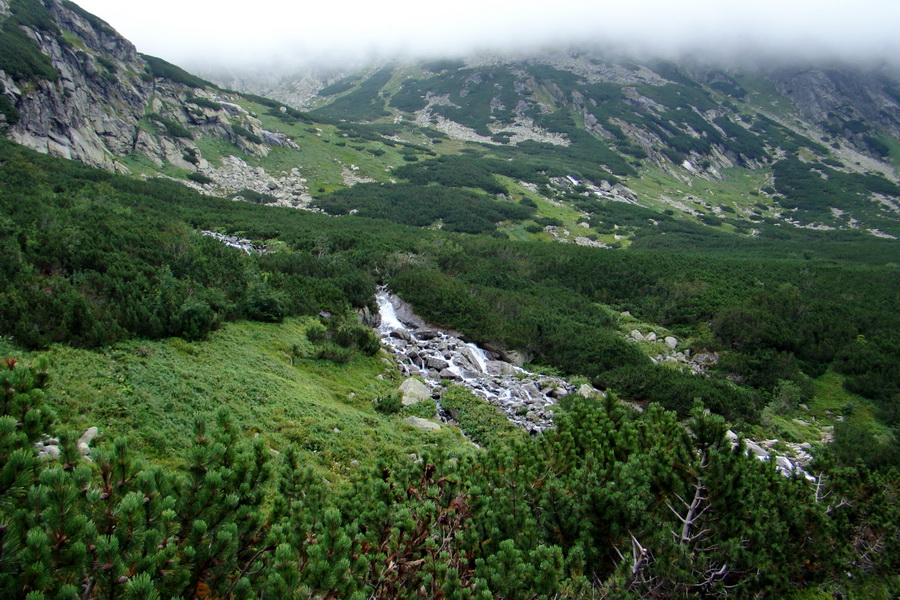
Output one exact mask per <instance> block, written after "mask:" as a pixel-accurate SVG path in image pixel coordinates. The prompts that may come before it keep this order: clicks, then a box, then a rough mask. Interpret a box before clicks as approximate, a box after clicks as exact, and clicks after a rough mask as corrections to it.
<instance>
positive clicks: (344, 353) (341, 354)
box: [316, 342, 354, 365]
mask: <svg viewBox="0 0 900 600" xmlns="http://www.w3.org/2000/svg"><path fill="white" fill-rule="evenodd" d="M353 356H354V352H353V349H352V348H344V347H343V346H340V345H338V344H335V343H334V342H325V343H323V344H322V345H321V346H318V347H317V349H316V358H317V359H319V360H330V361H331V362H334V363H337V364H339V365H343V364H346V363H348V362H350V361H351V360H352V359H353Z"/></svg>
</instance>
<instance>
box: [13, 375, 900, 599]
mask: <svg viewBox="0 0 900 600" xmlns="http://www.w3.org/2000/svg"><path fill="white" fill-rule="evenodd" d="M50 375H52V373H49V372H48V371H47V369H46V368H45V366H42V365H26V364H23V363H21V362H19V361H17V360H15V359H4V360H3V361H0V384H2V385H0V400H2V402H0V465H2V467H0V475H2V479H0V482H2V486H0V519H2V523H3V528H2V530H0V556H2V561H0V586H2V589H3V590H4V593H5V594H7V595H10V596H11V597H23V598H24V597H27V598H31V599H36V598H76V597H77V598H85V599H87V600H95V599H97V600H99V599H101V598H110V597H129V598H175V597H182V598H188V597H196V598H205V597H216V598H223V599H237V598H248V599H249V598H259V597H261V596H262V597H270V598H296V599H299V598H337V597H340V598H350V599H359V600H362V599H364V598H379V599H385V600H388V599H406V598H408V599H413V598H421V597H423V596H424V597H429V598H439V597H440V598H455V599H476V598H477V599H484V600H487V599H489V598H498V597H502V598H551V597H566V598H585V599H586V598H592V597H597V596H603V597H608V598H622V599H626V598H640V597H666V598H681V597H688V596H692V597H694V596H695V597H717V596H721V595H727V596H728V597H731V598H737V599H741V598H748V599H750V598H758V597H760V596H761V595H766V596H780V597H784V596H787V595H790V594H792V593H794V592H795V591H796V590H798V589H802V588H807V587H810V586H816V585H819V584H827V585H829V586H831V589H835V588H836V589H837V590H841V589H842V588H843V589H847V588H846V586H847V585H849V583H850V579H849V578H859V577H868V578H874V579H876V580H880V581H882V582H884V585H886V586H889V585H891V582H892V581H893V582H894V583H896V572H897V569H898V568H900V540H898V538H897V535H896V531H897V528H896V523H897V522H898V519H900V514H898V505H897V503H896V502H894V501H893V499H894V498H895V497H896V495H897V493H898V486H900V481H898V478H897V474H896V471H892V472H886V473H878V472H874V471H865V472H860V471H858V470H857V469H858V467H853V466H849V467H844V468H836V465H832V466H829V465H828V464H822V465H820V470H819V471H817V473H818V474H819V475H820V476H822V477H823V478H822V479H821V480H820V483H819V484H818V485H817V484H812V483H810V482H807V481H805V480H804V479H802V478H800V479H786V478H784V477H782V476H781V475H780V474H778V473H777V472H776V471H775V469H774V467H773V466H772V465H771V464H767V463H761V462H759V461H757V460H754V459H752V458H748V457H745V456H744V455H743V453H742V452H740V451H739V450H738V451H734V450H732V449H731V444H730V441H729V440H728V439H727V438H726V436H725V430H726V425H725V422H724V421H723V420H722V419H721V418H719V417H716V416H715V415H710V414H708V412H707V411H705V409H704V408H703V406H702V405H700V404H698V405H696V406H695V407H694V408H693V410H692V411H691V418H690V420H689V422H688V427H685V426H684V425H683V424H681V423H679V422H678V421H677V420H676V419H675V416H674V414H673V413H670V412H666V411H664V410H661V409H660V408H659V407H651V408H650V409H649V410H647V411H645V412H644V413H642V414H639V413H635V412H632V411H630V410H629V409H626V408H624V407H623V406H622V405H620V404H618V403H617V402H615V400H613V399H611V398H608V399H606V400H588V399H584V398H580V397H575V398H570V399H568V400H566V401H565V402H563V403H561V406H560V407H559V411H558V414H557V426H556V428H554V429H552V430H550V431H548V432H546V433H545V434H544V435H542V436H539V437H538V438H535V439H531V438H526V437H523V436H520V435H510V436H508V437H505V438H504V437H496V438H495V439H494V440H493V441H492V442H491V444H490V445H489V447H488V448H487V449H486V450H482V451H477V452H473V453H471V454H467V455H464V456H460V457H449V456H443V455H441V454H440V453H438V454H433V455H428V454H423V455H422V456H421V460H415V461H413V460H410V458H409V457H407V456H405V455H402V456H399V457H392V456H383V457H379V458H378V459H376V460H375V461H374V462H373V463H371V464H366V465H361V466H360V467H358V468H357V469H355V470H353V471H350V472H349V474H348V475H347V476H346V480H343V481H339V482H334V481H332V480H333V479H334V476H333V475H332V474H328V477H329V478H330V479H326V478H325V477H323V474H322V473H321V472H319V471H317V470H316V469H315V468H314V466H313V465H310V464H307V463H305V462H304V460H303V459H302V458H301V456H302V455H301V453H300V452H298V450H297V449H296V448H295V447H294V446H291V445H288V446H286V447H284V448H282V449H281V450H282V451H281V452H280V453H279V454H278V455H273V453H272V452H270V449H269V448H267V447H266V445H265V443H264V442H263V441H262V439H260V438H251V437H250V436H248V435H246V434H245V433H243V432H242V431H241V428H240V427H239V426H238V424H236V423H235V422H233V421H232V420H231V419H230V417H229V416H228V415H227V414H225V413H220V414H219V415H218V417H217V418H216V419H215V422H213V423H204V422H198V423H197V424H196V427H195V430H194V435H193V440H192V443H191V448H190V451H189V453H188V455H187V457H186V459H185V460H184V461H183V462H181V463H180V464H177V465H167V466H163V465H159V464H154V463H151V462H148V461H146V460H144V459H143V458H142V457H141V456H139V455H137V454H136V453H135V452H134V451H133V449H131V448H130V447H129V444H128V443H127V442H126V441H125V440H121V439H104V438H103V437H102V436H101V437H100V438H96V439H95V440H94V441H93V442H92V444H91V447H90V458H91V461H90V462H88V461H86V460H85V459H84V457H83V456H82V453H81V452H80V451H79V449H78V448H77V445H76V440H77V437H76V434H73V433H72V432H69V431H67V430H65V429H64V428H60V427H58V426H57V425H55V424H54V421H53V415H52V411H50V410H49V409H48V407H47V405H46V404H47V403H46V400H45V393H44V390H45V389H46V388H47V386H48V385H52V380H51V379H50ZM51 437H52V438H53V439H51ZM37 442H40V445H42V446H44V447H47V445H48V444H49V445H52V446H53V447H54V448H56V450H55V451H54V452H53V453H52V454H53V457H52V458H40V459H39V458H38V457H37V451H36V449H35V448H34V447H33V444H35V443H37ZM863 473H864V476H860V475H861V474H863Z"/></svg>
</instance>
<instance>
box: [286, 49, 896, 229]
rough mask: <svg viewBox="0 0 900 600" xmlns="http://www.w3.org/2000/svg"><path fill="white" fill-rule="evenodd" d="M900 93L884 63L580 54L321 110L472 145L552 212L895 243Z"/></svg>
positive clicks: (427, 76) (400, 79)
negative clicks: (618, 206) (623, 205)
mask: <svg viewBox="0 0 900 600" xmlns="http://www.w3.org/2000/svg"><path fill="white" fill-rule="evenodd" d="M897 81H898V79H897V77H896V75H895V74H894V73H893V72H892V71H891V70H890V69H888V68H886V67H885V68H882V69H880V70H874V71H872V72H863V71H862V70H861V69H855V68H853V67H852V66H850V65H844V66H842V67H834V68H825V67H822V66H815V65H812V66H808V67H806V68H805V69H800V68H795V69H788V68H780V69H774V68H772V69H770V70H769V71H765V70H762V69H760V68H754V69H739V68H736V67H730V68H713V67H709V66H698V65H696V64H692V63H684V64H680V65H679V64H674V63H671V62H666V61H661V60H656V61H643V62H641V63H637V62H634V61H632V60H628V59H626V58H612V57H610V56H609V55H605V54H600V53H596V52H590V51H583V52H575V51H570V52H568V53H563V52H555V53H537V54H534V55H529V56H518V57H503V56H487V57H477V58H470V59H468V60H447V61H432V62H430V63H412V64H402V65H385V66H381V67H378V68H373V69H369V70H367V71H361V72H359V73H357V74H355V75H349V76H347V77H345V78H343V79H341V80H339V81H338V82H336V83H334V84H333V85H330V86H327V87H324V88H323V89H322V90H321V92H320V94H319V97H318V98H317V99H316V100H315V101H314V102H313V103H312V104H311V105H310V106H318V108H315V110H314V111H313V113H312V114H313V115H319V114H320V115H323V116H328V117H333V118H339V117H343V118H349V119H352V120H357V121H360V120H363V121H367V122H372V123H384V124H387V123H392V124H395V126H405V127H409V128H410V129H411V130H414V129H415V128H424V129H421V131H423V133H425V135H426V136H429V138H428V140H429V141H428V142H427V144H426V145H427V146H428V147H429V148H430V149H431V150H432V151H435V152H437V153H439V154H442V155H443V154H448V153H455V152H457V151H458V148H459V146H460V145H461V146H463V147H466V148H468V150H467V151H468V152H472V153H478V154H480V155H482V156H485V157H496V158H500V159H504V160H510V159H515V161H516V163H517V164H518V165H519V169H518V171H519V172H518V173H517V174H516V177H517V178H518V179H520V180H523V179H524V180H525V182H526V183H530V184H537V185H542V188H541V190H542V192H541V196H543V197H544V198H547V199H550V200H557V201H559V200H561V199H564V198H562V196H565V195H566V194H567V193H570V192H572V191H573V188H578V186H579V185H582V186H583V185H587V189H584V188H583V187H582V188H580V189H575V190H574V191H575V192H576V193H577V194H578V195H581V194H584V193H585V192H589V193H588V194H587V197H588V198H596V199H600V200H604V201H605V200H618V201H626V202H632V203H635V204H639V205H642V206H645V207H648V208H652V209H654V210H657V211H659V212H664V211H665V210H675V211H677V212H678V213H679V214H681V215H682V216H685V217H688V218H691V217H693V219H698V220H700V222H705V223H706V224H712V225H716V226H719V225H721V224H722V222H723V220H724V222H725V224H726V225H728V224H732V227H726V228H725V229H726V230H734V229H739V230H744V231H750V230H752V229H753V228H754V223H759V222H763V221H767V220H772V221H773V222H780V223H792V224H794V225H798V226H805V227H818V228H844V229H852V228H860V229H863V230H866V229H868V230H870V231H871V233H872V234H874V235H880V234H882V233H883V232H893V235H896V234H897V229H896V221H897V210H898V194H900V188H897V186H896V169H895V166H896V163H897V161H898V159H900V154H898V153H897V132H898V127H900V118H898V115H900V105H898V102H897V93H896V89H897V85H898V83H897ZM289 87H290V83H289V82H288V83H285V84H284V87H283V89H284V90H285V91H284V92H283V94H282V95H279V94H278V91H277V90H273V91H271V93H273V94H274V96H275V97H285V98H287V97H290V94H289V93H288V91H287V90H288V89H289ZM385 126H386V125H385ZM433 130H437V132H439V133H430V132H431V131H433ZM440 134H443V136H444V138H445V139H444V140H440V139H437V138H436V137H435V136H437V135H440ZM448 139H449V141H450V142H451V143H452V144H453V147H452V148H450V147H448V146H450V144H447V140H448ZM438 142H443V143H442V144H441V145H440V146H439V145H437V143H438ZM892 152H893V154H892ZM420 157H421V156H420ZM412 160H415V159H414V158H412ZM797 161H800V162H801V163H802V165H800V164H798V162H797ZM507 171H508V170H507ZM523 172H524V173H525V176H524V177H523ZM497 174H499V175H508V173H503V170H498V171H497ZM540 175H548V176H549V177H540ZM570 177H571V179H570ZM567 180H568V181H567ZM573 180H574V181H573ZM652 180H656V181H657V183H658V185H656V186H655V188H654V186H653V185H652V184H651V183H650V182H651V181H652ZM617 182H618V183H620V184H623V185H624V186H626V187H625V188H622V187H620V188H618V189H615V185H616V184H617ZM734 182H743V183H741V184H740V185H739V186H735V185H733V183H734ZM509 183H510V185H509V186H508V190H507V191H509V192H510V193H513V194H515V193H519V194H526V193H527V191H526V190H527V186H526V187H525V188H522V187H521V186H516V183H517V182H516V181H515V179H514V181H512V182H509ZM628 188H630V189H628ZM575 208H576V209H579V208H580V207H578V206H575ZM581 210H582V211H583V212H585V213H586V216H587V217H589V216H590V214H591V213H590V211H589V210H584V209H583V208H581ZM544 216H549V215H544ZM583 220H585V221H587V220H588V219H587V218H585V219H583ZM570 224H574V223H570ZM570 229H571V228H570ZM569 233H573V232H572V231H571V230H570V232H569ZM581 233H583V234H588V235H589V234H594V236H597V235H601V236H602V234H601V233H600V232H598V231H594V230H591V231H588V232H581ZM567 237H569V238H572V237H578V236H574V235H569V236H567ZM580 237H585V235H582V236H580Z"/></svg>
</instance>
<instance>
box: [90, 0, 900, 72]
mask: <svg viewBox="0 0 900 600" xmlns="http://www.w3.org/2000/svg"><path fill="white" fill-rule="evenodd" d="M76 2H77V3H78V4H80V5H81V6H82V7H83V8H85V9H87V10H88V11H90V12H92V13H94V14H96V15H97V16H99V17H100V18H102V19H104V20H106V21H107V22H108V23H110V24H111V25H112V26H113V27H114V28H116V29H117V30H118V31H119V32H120V33H121V34H123V35H124V36H125V37H127V38H128V39H130V40H131V41H132V42H134V43H135V45H136V46H137V48H138V50H139V51H141V52H144V53H146V54H152V55H156V56H159V57H161V58H164V59H166V60H169V61H171V62H174V63H177V64H179V65H181V66H184V67H188V68H190V67H200V66H209V65H210V64H211V63H212V64H221V65H222V66H245V67H246V66H251V65H253V64H255V63H258V62H260V61H266V62H271V61H272V60H273V58H275V57H277V59H278V60H280V61H284V62H288V63H293V62H295V61H297V62H299V61H303V60H309V59H313V60H322V59H333V60H341V59H345V58H359V57H361V56H362V57H365V56H367V55H372V54H375V53H380V54H381V55H382V56H383V55H387V54H393V53H397V52H406V53H413V54H416V55H442V54H461V53H463V52H468V51H472V50H489V49H496V48H500V49H510V48H514V49H517V48H526V49H527V47H529V46H540V45H545V46H546V45H551V44H556V45H558V44H569V43H579V42H584V41H590V42H609V43H614V44H617V45H627V46H628V48H627V50H631V51H633V50H645V51H651V52H667V53H671V52H680V51H697V50H699V51H700V52H702V53H703V54H704V55H707V56H713V57H718V56H717V55H719V54H721V53H723V52H725V51H727V52H729V53H731V54H735V53H736V54H738V55H740V54H742V53H745V52H746V51H747V50H748V49H752V50H753V51H759V52H765V53H767V54H775V55H788V56H789V55H794V54H796V53H803V54H807V53H828V54H836V55H838V56H839V57H844V58H858V57H863V58H866V57H879V58H882V57H891V56H897V55H900V39H898V38H900V0H741V1H735V0H681V1H680V2H679V1H677V0H615V1H609V0H594V1H586V0H542V1H539V2H538V1H534V0H520V1H519V2H502V3H501V2H492V1H491V0H453V1H446V2H441V1H433V0H432V1H429V0H418V1H411V0H381V1H375V0H367V1H364V2H363V1H358V0H349V1H348V0H343V1H334V0H330V1H329V0H315V1H312V2H311V1H303V0H241V1H236V0H216V1H213V0H153V1H152V2H151V1H150V0H76Z"/></svg>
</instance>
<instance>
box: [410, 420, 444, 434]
mask: <svg viewBox="0 0 900 600" xmlns="http://www.w3.org/2000/svg"><path fill="white" fill-rule="evenodd" d="M404 421H406V422H407V423H409V424H410V425H412V426H413V427H418V428H419V429H421V430H423V431H440V430H441V426H440V425H438V424H437V423H435V422H434V421H429V420H428V419H422V418H420V417H407V418H405V419H404Z"/></svg>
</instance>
